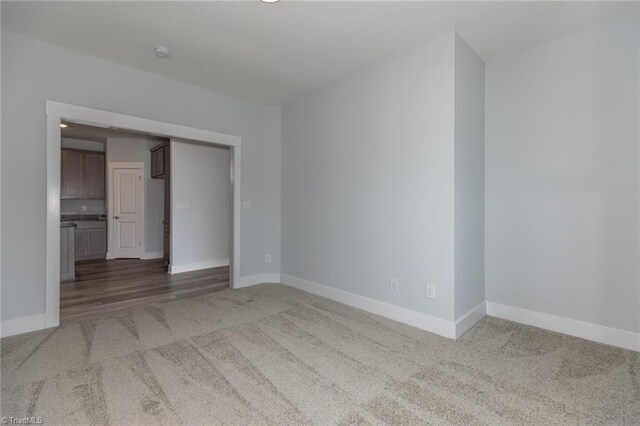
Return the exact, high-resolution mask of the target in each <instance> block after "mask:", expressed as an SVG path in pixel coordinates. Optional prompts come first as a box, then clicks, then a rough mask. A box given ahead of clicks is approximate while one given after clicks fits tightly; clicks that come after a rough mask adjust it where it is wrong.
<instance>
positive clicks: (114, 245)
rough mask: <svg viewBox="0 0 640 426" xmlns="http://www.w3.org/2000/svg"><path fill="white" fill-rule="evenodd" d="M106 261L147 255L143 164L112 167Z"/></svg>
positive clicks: (122, 164) (109, 187)
mask: <svg viewBox="0 0 640 426" xmlns="http://www.w3.org/2000/svg"><path fill="white" fill-rule="evenodd" d="M108 169H109V174H108V176H109V180H108V184H107V186H108V201H107V202H108V221H109V238H108V253H107V258H109V259H114V258H140V257H142V254H143V253H144V205H145V186H144V163H109V164H108Z"/></svg>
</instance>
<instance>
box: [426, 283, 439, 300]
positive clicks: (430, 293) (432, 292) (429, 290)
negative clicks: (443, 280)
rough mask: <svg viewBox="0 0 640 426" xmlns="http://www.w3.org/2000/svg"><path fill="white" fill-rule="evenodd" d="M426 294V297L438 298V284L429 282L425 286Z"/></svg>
mask: <svg viewBox="0 0 640 426" xmlns="http://www.w3.org/2000/svg"><path fill="white" fill-rule="evenodd" d="M424 295H425V296H426V297H428V298H429V299H435V298H436V286H435V285H433V284H427V285H426V286H425V287H424Z"/></svg>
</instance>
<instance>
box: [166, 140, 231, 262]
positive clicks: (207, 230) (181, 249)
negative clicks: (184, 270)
mask: <svg viewBox="0 0 640 426" xmlns="http://www.w3.org/2000/svg"><path fill="white" fill-rule="evenodd" d="M229 158H230V157H229V150H228V149H223V148H216V147H212V146H210V145H209V146H207V145H199V144H195V143H188V142H176V141H173V140H172V141H171V165H172V174H171V197H172V198H173V205H172V208H171V229H172V237H171V238H172V244H171V268H176V267H177V268H180V267H184V266H187V265H193V266H198V265H199V264H200V265H202V264H205V265H206V264H209V263H215V264H217V265H218V266H221V265H223V264H228V262H229V243H230V241H229V231H230V217H229V197H230V184H231V182H230V178H229ZM183 203H188V207H187V208H184V209H179V208H178V207H177V206H178V205H180V204H183ZM183 205H184V204H183Z"/></svg>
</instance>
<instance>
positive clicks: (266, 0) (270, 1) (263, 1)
mask: <svg viewBox="0 0 640 426" xmlns="http://www.w3.org/2000/svg"><path fill="white" fill-rule="evenodd" d="M278 1H280V0H262V3H277V2H278Z"/></svg>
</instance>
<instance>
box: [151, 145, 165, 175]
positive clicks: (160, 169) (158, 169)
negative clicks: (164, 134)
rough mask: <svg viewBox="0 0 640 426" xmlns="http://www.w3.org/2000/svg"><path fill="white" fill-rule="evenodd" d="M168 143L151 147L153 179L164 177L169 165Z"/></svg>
mask: <svg viewBox="0 0 640 426" xmlns="http://www.w3.org/2000/svg"><path fill="white" fill-rule="evenodd" d="M167 150H168V147H167V144H164V143H163V144H160V145H158V146H155V147H153V148H151V150H150V151H151V177H152V178H153V179H164V178H165V172H166V171H168V169H169V167H168V165H167V159H168V156H167Z"/></svg>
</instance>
